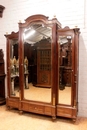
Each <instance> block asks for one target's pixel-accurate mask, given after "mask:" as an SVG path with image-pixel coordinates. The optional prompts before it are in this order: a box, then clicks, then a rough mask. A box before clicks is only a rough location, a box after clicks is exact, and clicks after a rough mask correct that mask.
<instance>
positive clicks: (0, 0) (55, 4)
mask: <svg viewBox="0 0 87 130" xmlns="http://www.w3.org/2000/svg"><path fill="white" fill-rule="evenodd" d="M0 4H1V5H3V6H5V10H4V12H3V18H0V48H2V49H3V50H4V59H5V61H6V39H5V37H4V34H6V32H8V33H11V32H12V31H15V32H17V31H18V22H19V20H21V21H22V22H23V21H24V19H26V18H27V17H28V16H30V15H33V14H43V15H46V16H49V17H50V18H53V16H54V15H56V17H57V19H58V20H59V21H60V22H61V23H62V27H64V26H69V27H70V28H73V27H75V26H78V27H79V28H80V31H81V34H80V38H79V88H78V103H79V112H78V115H79V116H85V117H87V17H86V15H87V0H36V1H35V0H0Z"/></svg>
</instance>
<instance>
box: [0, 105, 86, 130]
mask: <svg viewBox="0 0 87 130" xmlns="http://www.w3.org/2000/svg"><path fill="white" fill-rule="evenodd" d="M51 119H52V118H51V117H47V116H43V115H35V114H31V113H25V112H24V113H23V114H22V115H20V114H19V111H18V110H13V109H12V110H10V111H9V110H6V106H5V105H2V106H0V130H87V118H82V117H78V118H77V121H76V122H73V121H72V120H70V119H60V118H57V119H56V121H54V122H53V121H52V120H51Z"/></svg>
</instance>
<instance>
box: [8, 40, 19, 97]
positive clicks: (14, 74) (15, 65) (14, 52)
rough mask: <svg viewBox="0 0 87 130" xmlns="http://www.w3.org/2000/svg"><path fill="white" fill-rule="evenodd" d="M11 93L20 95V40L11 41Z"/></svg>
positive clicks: (16, 95)
mask: <svg viewBox="0 0 87 130" xmlns="http://www.w3.org/2000/svg"><path fill="white" fill-rule="evenodd" d="M10 43H11V44H10V75H11V76H10V77H11V79H10V80H11V84H10V95H11V96H15V97H19V59H18V40H17V39H14V40H11V42H10Z"/></svg>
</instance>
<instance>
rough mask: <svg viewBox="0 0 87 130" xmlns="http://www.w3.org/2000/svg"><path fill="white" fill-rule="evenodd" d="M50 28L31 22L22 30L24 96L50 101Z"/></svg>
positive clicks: (30, 98)
mask: <svg viewBox="0 0 87 130" xmlns="http://www.w3.org/2000/svg"><path fill="white" fill-rule="evenodd" d="M51 37H52V29H51V28H50V27H48V26H45V25H43V24H42V23H38V24H37V23H33V24H32V25H31V26H30V27H29V28H27V29H25V30H24V80H25V87H24V98H25V99H28V100H35V101H41V102H51Z"/></svg>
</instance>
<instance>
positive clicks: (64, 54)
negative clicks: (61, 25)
mask: <svg viewBox="0 0 87 130" xmlns="http://www.w3.org/2000/svg"><path fill="white" fill-rule="evenodd" d="M70 34H71V33H67V31H66V33H64V32H62V33H59V39H58V52H59V57H58V66H59V74H58V75H59V76H58V79H59V84H58V85H59V89H58V103H59V104H66V105H71V102H72V98H71V97H72V90H73V87H74V86H73V74H72V73H73V67H74V64H73V63H74V59H73V56H74V55H73V54H74V52H73V51H72V46H73V37H72V35H70Z"/></svg>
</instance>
